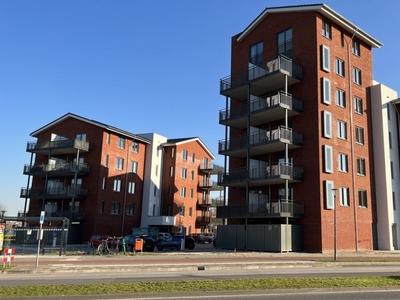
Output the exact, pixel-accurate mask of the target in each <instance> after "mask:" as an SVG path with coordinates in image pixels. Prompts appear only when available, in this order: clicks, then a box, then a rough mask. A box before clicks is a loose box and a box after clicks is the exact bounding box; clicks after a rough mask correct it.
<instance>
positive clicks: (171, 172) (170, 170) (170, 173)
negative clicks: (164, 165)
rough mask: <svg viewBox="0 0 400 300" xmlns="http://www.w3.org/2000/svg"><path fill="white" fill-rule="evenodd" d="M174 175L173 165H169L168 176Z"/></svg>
mask: <svg viewBox="0 0 400 300" xmlns="http://www.w3.org/2000/svg"><path fill="white" fill-rule="evenodd" d="M173 176H174V166H170V167H169V177H173Z"/></svg>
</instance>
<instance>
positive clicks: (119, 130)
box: [30, 113, 151, 144]
mask: <svg viewBox="0 0 400 300" xmlns="http://www.w3.org/2000/svg"><path fill="white" fill-rule="evenodd" d="M70 118H73V119H77V120H80V121H82V122H86V123H89V124H92V125H94V126H97V127H101V128H103V129H106V130H109V131H112V132H115V133H117V134H120V135H124V136H126V137H128V138H131V139H135V140H139V141H142V142H144V143H147V144H150V143H151V141H150V140H148V139H146V138H144V137H140V136H138V135H136V134H134V133H131V132H128V131H125V130H122V129H119V128H117V127H113V126H110V125H107V124H104V123H101V122H98V121H95V120H90V119H87V118H84V117H81V116H78V115H76V114H73V113H67V114H65V115H63V116H62V117H60V118H58V119H55V120H54V121H52V122H50V123H48V124H46V125H44V126H43V127H40V128H39V129H37V130H35V131H34V132H32V133H31V134H30V136H32V137H38V135H39V134H40V133H41V132H43V131H45V130H48V129H49V128H51V127H53V126H55V125H57V124H59V123H62V122H64V121H65V120H67V119H70Z"/></svg>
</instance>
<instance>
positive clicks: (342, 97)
mask: <svg viewBox="0 0 400 300" xmlns="http://www.w3.org/2000/svg"><path fill="white" fill-rule="evenodd" d="M336 105H337V106H340V107H346V92H345V91H343V90H341V89H337V90H336Z"/></svg>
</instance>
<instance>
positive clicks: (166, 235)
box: [158, 232, 171, 241]
mask: <svg viewBox="0 0 400 300" xmlns="http://www.w3.org/2000/svg"><path fill="white" fill-rule="evenodd" d="M169 237H171V234H170V233H168V232H160V233H159V234H158V240H159V241H164V240H166V239H167V238H169Z"/></svg>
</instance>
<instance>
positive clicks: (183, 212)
mask: <svg viewBox="0 0 400 300" xmlns="http://www.w3.org/2000/svg"><path fill="white" fill-rule="evenodd" d="M179 215H180V216H182V217H184V216H185V207H184V206H180V207H179Z"/></svg>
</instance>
